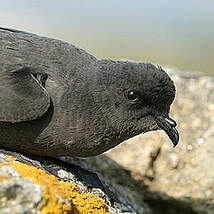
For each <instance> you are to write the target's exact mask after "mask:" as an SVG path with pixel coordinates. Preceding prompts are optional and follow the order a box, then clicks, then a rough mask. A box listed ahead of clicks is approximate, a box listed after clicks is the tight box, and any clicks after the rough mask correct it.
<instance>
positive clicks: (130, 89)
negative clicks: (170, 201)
mask: <svg viewBox="0 0 214 214" xmlns="http://www.w3.org/2000/svg"><path fill="white" fill-rule="evenodd" d="M174 96H175V87H174V84H173V82H172V80H171V79H170V78H169V76H168V75H167V74H166V73H165V71H163V70H162V69H161V68H157V67H155V66H154V65H152V64H150V63H134V62H122V61H112V60H98V59H96V58H95V57H93V56H92V55H90V54H88V53H87V52H85V51H84V50H82V49H79V48H77V47H75V46H73V45H71V44H68V43H66V42H62V41H59V40H55V39H50V38H46V37H40V36H37V35H35V34H30V33H25V32H21V31H16V30H10V29H5V28H0V147H2V148H7V149H10V150H16V151H20V152H26V153H32V154H38V155H50V156H59V155H68V156H93V155H97V154H100V153H102V152H104V151H106V150H108V149H110V148H112V147H114V146H116V145H118V144H119V143H121V142H122V141H124V140H126V139H128V138H130V137H133V136H135V135H137V134H140V133H144V132H147V131H151V130H156V129H159V128H162V129H164V130H165V131H166V133H167V134H168V136H169V137H170V138H171V140H172V141H173V143H174V144H175V145H176V144H177V143H178V132H177V130H176V129H175V126H176V123H175V122H174V121H173V120H172V119H170V118H169V117H168V113H169V109H170V105H171V103H172V102H173V100H174Z"/></svg>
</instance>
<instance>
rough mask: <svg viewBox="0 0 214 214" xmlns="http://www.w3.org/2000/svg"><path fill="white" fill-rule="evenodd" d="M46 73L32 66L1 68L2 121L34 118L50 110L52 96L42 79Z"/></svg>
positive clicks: (0, 102)
mask: <svg viewBox="0 0 214 214" xmlns="http://www.w3.org/2000/svg"><path fill="white" fill-rule="evenodd" d="M44 75H45V74H44V73H42V74H40V73H39V72H38V73H37V71H36V69H35V68H31V67H19V66H18V67H15V68H13V69H12V71H5V70H4V69H3V71H1V68H0V121H3V122H12V123H15V122H24V121H29V120H34V119H37V118H39V117H40V116H42V115H43V114H44V113H45V112H46V111H47V110H48V108H49V106H50V97H49V95H48V93H47V91H46V89H45V88H44V87H43V85H42V83H41V81H40V80H41V79H42V78H44ZM38 77H40V79H39V78H38Z"/></svg>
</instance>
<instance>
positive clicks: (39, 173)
mask: <svg viewBox="0 0 214 214" xmlns="http://www.w3.org/2000/svg"><path fill="white" fill-rule="evenodd" d="M10 165H11V166H13V167H14V168H15V169H16V170H17V171H18V172H19V174H20V175H21V176H22V177H23V178H27V179H31V180H32V182H33V183H36V184H39V185H40V186H41V187H42V189H43V199H44V202H43V204H42V206H41V209H40V210H41V213H42V214H52V213H55V214H88V213H90V214H93V213H96V214H105V213H109V210H108V206H107V205H106V204H105V203H104V202H103V201H102V200H101V199H99V198H97V197H96V196H95V195H93V194H91V193H84V194H81V192H80V191H79V189H78V187H77V185H75V184H71V183H69V182H65V181H59V180H58V179H57V178H56V177H54V176H53V175H49V174H47V173H46V172H45V171H43V170H41V169H38V168H36V167H34V166H30V165H27V164H23V163H20V162H18V161H14V160H12V161H11V163H10Z"/></svg>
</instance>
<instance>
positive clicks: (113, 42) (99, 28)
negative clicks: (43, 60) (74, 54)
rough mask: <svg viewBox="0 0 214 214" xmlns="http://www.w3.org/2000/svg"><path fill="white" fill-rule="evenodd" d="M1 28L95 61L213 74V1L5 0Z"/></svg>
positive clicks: (0, 15) (0, 11)
mask: <svg viewBox="0 0 214 214" xmlns="http://www.w3.org/2000/svg"><path fill="white" fill-rule="evenodd" d="M0 26H3V27H8V28H15V29H20V30H24V31H30V32H34V33H36V34H40V35H44V36H48V37H53V38H57V39H61V40H65V41H68V42H70V43H72V44H74V45H76V46H78V47H81V48H83V49H85V50H86V51H88V52H89V53H91V54H93V55H95V56H96V57H98V58H111V59H130V60H136V61H144V62H153V63H155V64H159V65H162V66H167V67H172V68H177V69H179V70H182V71H199V72H202V73H206V74H209V75H214V69H213V68H214V57H213V56H214V1H213V0H206V1H202V0H189V1H185V0H180V1H172V0H162V1H155V0H150V1H146V0H134V1H130V0H108V1H100V0H90V1H89V0H60V1H58V0H45V1H44V0H31V1H29V0H20V1H14V0H7V1H2V2H1V7H0Z"/></svg>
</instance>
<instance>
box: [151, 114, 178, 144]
mask: <svg viewBox="0 0 214 214" xmlns="http://www.w3.org/2000/svg"><path fill="white" fill-rule="evenodd" d="M155 119H156V122H157V125H158V126H159V128H161V129H163V130H164V131H165V132H166V134H167V135H168V136H169V138H170V139H171V141H172V143H173V145H174V147H175V146H176V145H177V144H178V141H179V133H178V131H177V129H176V128H175V127H176V125H177V124H176V122H175V121H174V120H173V119H171V118H170V117H169V115H168V114H164V115H161V116H157V117H156V118H155Z"/></svg>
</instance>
